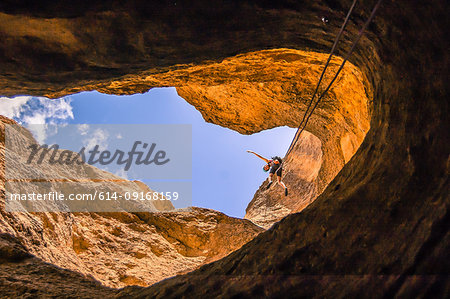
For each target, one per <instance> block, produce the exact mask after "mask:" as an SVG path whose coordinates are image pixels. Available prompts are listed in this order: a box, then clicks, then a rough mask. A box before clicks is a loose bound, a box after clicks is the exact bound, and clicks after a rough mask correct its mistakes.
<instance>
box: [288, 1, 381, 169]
mask: <svg viewBox="0 0 450 299" xmlns="http://www.w3.org/2000/svg"><path fill="white" fill-rule="evenodd" d="M381 2H383V0H378V2H377V3H376V4H375V6H374V8H373V9H372V12H371V14H370V16H369V18H368V19H367V21H366V22H365V23H364V26H363V27H362V28H361V30H360V31H359V33H358V36H357V37H356V38H355V40H354V41H353V44H352V47H351V48H350V50H349V51H348V52H347V54H346V55H345V58H344V61H343V62H342V64H341V66H340V67H339V69H338V71H337V72H336V74H335V76H334V77H333V79H332V80H331V82H330V83H329V84H328V86H327V88H326V89H325V91H324V92H323V93H322V94H321V95H320V97H319V98H318V100H317V102H316V103H315V105H314V107H313V108H312V110H311V112H310V113H309V114H308V117H307V118H306V121H305V123H304V125H303V128H301V125H302V124H303V120H304V119H305V115H306V114H307V112H308V110H309V107H310V105H309V106H308V109H307V110H306V112H305V114H304V116H303V119H302V122H301V123H300V126H299V127H298V129H297V132H296V133H295V136H294V138H293V139H292V142H291V145H290V146H289V149H288V151H287V152H286V155H285V157H286V156H287V155H288V154H289V153H290V151H291V150H292V148H293V147H294V146H295V144H296V143H297V141H298V138H299V137H300V135H301V134H302V132H303V131H304V129H305V128H306V125H307V124H308V121H309V118H310V117H311V115H312V114H313V112H314V110H315V109H316V108H317V105H318V104H319V102H320V101H321V100H322V98H323V97H324V96H325V94H326V93H327V92H328V91H329V90H330V88H331V85H333V83H334V81H336V79H337V77H338V76H339V74H340V72H341V71H342V69H343V68H344V65H345V63H346V62H347V60H348V59H349V58H350V56H351V54H352V53H353V51H354V50H355V48H356V45H357V44H358V42H359V40H360V39H361V37H362V36H363V35H364V31H365V30H366V29H367V27H368V26H369V24H370V22H371V21H372V19H373V18H374V17H375V14H376V11H377V10H378V8H379V6H380V4H381ZM353 7H354V4H353V5H352V7H351V8H350V10H349V13H348V14H347V18H346V20H345V22H344V25H343V26H342V27H341V29H342V28H343V27H345V25H346V22H347V21H348V17H349V15H350V12H351V10H353ZM340 34H341V32H339V35H338V36H339V37H340ZM337 41H338V38H336V40H335V44H337ZM335 44H333V49H332V51H331V53H330V57H329V58H328V60H327V63H326V65H325V68H324V70H323V71H322V75H321V76H320V79H319V82H318V84H317V87H316V91H317V89H318V87H319V84H320V82H321V80H322V78H323V74H324V72H325V70H326V68H327V67H328V63H329V61H330V59H331V56H332V54H333V51H334V48H335ZM316 91H315V92H314V94H313V97H312V99H311V103H312V101H313V99H314V96H315V93H316ZM311 103H310V104H311ZM283 162H284V160H283V161H282V162H281V165H280V167H281V166H282V165H283Z"/></svg>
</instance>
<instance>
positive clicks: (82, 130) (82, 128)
mask: <svg viewBox="0 0 450 299" xmlns="http://www.w3.org/2000/svg"><path fill="white" fill-rule="evenodd" d="M77 128H78V132H80V135H82V136H84V135H87V133H88V132H89V129H90V127H89V125H88V124H82V125H78V126H77Z"/></svg>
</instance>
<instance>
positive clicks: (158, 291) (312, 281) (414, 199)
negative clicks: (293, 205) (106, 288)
mask: <svg viewBox="0 0 450 299" xmlns="http://www.w3.org/2000/svg"><path fill="white" fill-rule="evenodd" d="M63 2H64V1H63ZM374 2H375V1H373V0H367V1H360V2H359V4H358V7H357V10H356V12H355V13H354V14H353V16H352V18H351V22H350V24H349V26H348V27H347V33H346V35H345V36H344V38H343V43H342V44H340V46H339V51H338V54H342V53H344V52H345V50H347V49H348V47H349V42H350V41H351V39H352V37H354V36H355V34H357V30H358V28H359V27H360V26H361V25H362V23H363V22H364V20H365V19H366V18H367V16H368V13H369V11H370V9H371V8H372V7H373V5H374ZM5 3H6V4H3V3H2V6H1V9H2V10H3V11H5V13H7V14H12V15H15V16H18V17H20V18H23V17H26V18H47V19H52V18H54V21H55V22H60V23H61V24H64V22H73V21H74V20H75V22H76V26H73V25H72V27H70V28H69V29H71V28H72V29H71V30H69V32H73V31H72V30H74V31H75V32H78V33H77V34H76V35H75V36H76V37H77V39H78V41H79V42H78V43H76V45H77V46H78V47H79V49H81V50H79V51H78V52H77V50H71V48H70V47H69V46H70V45H71V44H70V38H67V43H65V44H63V45H60V44H58V43H56V44H55V43H53V44H52V43H48V45H46V46H45V47H44V46H42V45H43V44H45V42H46V40H45V39H44V40H40V39H38V38H37V37H36V36H35V35H34V36H31V37H28V38H23V37H22V38H20V37H14V36H15V35H14V33H11V32H14V30H12V29H11V28H10V29H9V30H8V28H7V30H5V29H4V30H3V31H2V32H3V33H2V34H3V35H2V37H3V40H4V42H3V43H2V45H1V47H2V53H3V55H2V56H1V59H2V64H1V66H2V69H1V74H2V79H1V81H2V82H3V83H2V85H1V86H2V88H1V89H2V90H3V94H9V95H12V94H17V93H32V94H52V93H54V94H57V93H58V92H63V93H64V90H67V92H69V91H70V90H83V89H84V88H85V87H86V86H87V85H89V84H92V85H95V84H99V83H101V82H99V81H102V80H103V83H104V84H105V86H106V85H107V84H109V82H111V81H113V80H118V79H119V76H121V75H124V74H131V75H133V76H134V75H136V74H137V73H139V72H140V71H152V70H153V72H155V73H156V72H164V71H166V70H168V68H169V67H170V66H175V65H177V64H187V63H191V62H192V63H194V64H198V63H200V64H201V62H204V61H205V60H208V59H211V60H214V62H218V61H220V60H221V59H223V58H225V57H232V56H234V55H236V54H238V53H247V52H255V51H259V50H265V49H274V48H294V49H299V50H305V51H307V50H311V49H312V50H314V51H319V52H321V51H324V52H325V51H326V50H328V49H329V48H330V45H331V43H332V40H333V38H334V36H335V34H336V32H337V30H338V27H339V25H340V23H341V21H342V19H343V18H344V15H345V12H346V10H347V8H348V7H349V6H350V1H346V0H337V1H325V0H324V1H298V2H292V1H283V0H281V1H277V2H274V1H258V2H257V1H232V2H231V1H230V2H227V3H226V4H225V3H221V4H220V5H214V6H211V5H210V4H209V2H208V3H206V1H194V4H193V3H187V2H184V1H177V3H179V5H177V6H176V7H175V6H173V7H172V6H166V7H165V6H163V7H161V6H159V5H154V6H151V5H149V6H147V9H146V8H145V7H140V6H145V5H143V4H142V2H140V1H134V2H133V5H128V6H126V5H125V4H120V3H118V2H116V1H106V2H103V3H105V4H100V1H94V0H91V1H89V5H87V4H85V1H82V2H81V5H80V6H79V7H81V9H80V10H79V9H78V8H74V7H73V6H70V5H66V6H64V4H63V5H62V6H57V7H56V8H55V7H54V6H52V5H50V4H48V2H45V1H44V2H42V3H40V5H39V6H38V7H37V8H36V7H35V8H36V9H32V8H30V7H24V6H21V4H23V1H17V2H11V1H7V2H5ZM86 3H87V1H86ZM147 3H151V2H150V1H147ZM112 4H114V5H112ZM135 6H136V7H137V8H138V9H136V7H135ZM87 7H89V9H87V10H86V8H87ZM163 8H164V9H163ZM84 9H85V10H84ZM447 11H448V3H447V1H442V0H434V1H406V0H402V1H384V2H383V4H382V6H381V8H380V10H379V12H378V14H377V16H376V19H375V21H374V23H373V24H372V25H371V26H370V27H369V28H368V33H367V35H366V37H364V38H363V39H362V40H361V43H360V46H358V47H357V50H356V52H355V53H354V55H353V57H352V59H351V61H352V63H353V64H354V65H355V66H356V67H357V68H359V69H360V71H361V73H362V78H363V80H364V81H363V82H364V87H365V88H366V90H367V94H368V95H369V101H370V102H369V103H370V106H369V111H370V117H371V120H370V131H369V132H368V134H367V136H366V138H365V139H364V142H363V143H362V144H361V147H360V148H359V149H358V151H357V152H356V154H355V155H354V156H353V157H352V158H351V160H350V161H349V162H348V163H347V164H346V165H345V166H344V168H342V170H341V171H340V172H339V174H338V176H337V177H336V178H335V179H334V180H333V181H332V182H331V184H330V185H329V186H328V187H327V188H326V189H325V190H324V192H323V193H322V194H321V196H319V198H318V199H317V200H315V201H314V202H313V203H312V204H311V205H309V206H308V207H307V208H306V209H304V210H303V211H302V212H301V213H298V214H293V215H290V216H288V217H286V218H284V219H283V220H282V221H280V222H279V223H277V224H275V225H274V226H273V227H272V228H271V229H270V230H268V231H267V232H265V233H262V234H260V235H259V236H258V237H257V238H255V239H254V240H253V241H251V242H249V243H247V244H246V245H244V246H243V247H242V248H241V249H240V250H238V251H235V252H233V253H232V254H230V255H229V256H227V257H225V258H224V259H222V260H220V261H217V262H214V263H212V264H209V265H206V266H203V267H202V268H201V269H199V270H197V271H194V272H192V273H190V274H187V275H182V276H178V277H176V278H174V279H169V280H165V281H163V282H160V283H158V284H156V285H154V286H152V287H150V288H136V287H133V288H131V287H130V288H126V289H124V290H122V292H121V293H120V294H119V295H122V296H123V297H129V296H154V297H157V296H160V297H165V298H170V297H173V298H175V297H180V296H181V295H184V296H186V297H199V296H202V297H213V296H217V295H222V296H223V297H255V296H257V297H261V296H272V297H277V296H278V297H281V296H289V295H290V296H292V297H294V296H296V297H298V296H304V297H324V296H325V297H387V298H390V297H394V296H398V297H412V296H415V297H423V298H429V297H432V296H433V297H443V298H445V297H448V295H449V292H450V291H449V289H450V283H449V279H448V274H449V269H450V265H449V264H448V261H449V259H448V252H449V251H450V234H449V229H448V228H449V227H448V223H450V219H449V212H448V210H449V197H448V190H449V187H450V186H449V180H448V172H449V152H450V149H449V133H448V132H449V131H450V130H449V128H448V123H449V122H448V111H449V107H448V86H447V78H448V69H449V65H448V62H449V56H448V55H449V53H448V48H449V45H448V40H447V37H446V36H447V35H446V29H447V28H448V27H449V26H448V25H449V24H448V18H447V13H446V12H447ZM323 15H326V16H327V17H328V19H329V20H330V22H329V23H328V24H327V25H325V24H323V23H322V22H321V20H320V18H321V17H322V16H323ZM130 16H132V17H130ZM69 17H70V18H69ZM149 20H150V21H149ZM168 20H176V22H170V21H168ZM35 28H38V26H35ZM53 28H57V26H53ZM66 28H67V27H66ZM5 32H6V33H5ZM8 32H9V33H8ZM61 32H64V30H61ZM83 33H85V34H83ZM127 33H130V34H127ZM131 33H136V34H131ZM89 37H97V38H96V39H92V38H89ZM42 41H43V42H42ZM64 41H66V39H64ZM64 45H67V47H64ZM138 45H141V47H138ZM34 50H35V51H34ZM46 51H47V52H46ZM29 53H37V54H39V55H30V54H29ZM53 54H55V55H53ZM49 61H50V62H53V63H49ZM89 63H90V64H89ZM102 64H103V65H102ZM77 88H78V89H77ZM147 88H148V86H143V87H142V90H145V89H147ZM142 90H136V91H142ZM129 92H133V91H132V90H130V91H129ZM204 100H205V102H207V101H208V99H204ZM280 122H281V124H285V122H283V121H282V120H280ZM286 123H288V121H286ZM319 124H320V125H322V126H323V127H324V130H325V129H326V128H327V125H328V120H327V119H324V120H323V121H321V122H317V123H316V125H314V122H313V123H312V124H311V126H310V127H309V128H308V129H309V130H310V131H311V132H313V133H314V134H315V135H316V136H318V137H319V138H321V136H320V134H318V133H317V132H314V130H313V129H312V127H317V126H318V125H319ZM239 125H241V126H243V127H245V126H246V124H230V127H231V126H235V127H236V126H239ZM325 131H326V130H325ZM341 139H342V140H341ZM321 140H322V138H321ZM348 140H349V138H348V137H345V135H344V136H341V138H336V141H337V142H338V143H337V145H334V146H331V144H330V145H329V146H330V149H331V150H332V151H334V154H332V155H331V157H339V156H340V155H341V152H337V151H336V149H339V148H347V147H348V144H349V142H348ZM350 140H351V139H350ZM350 143H351V142H350ZM322 147H323V149H324V151H323V158H324V161H326V159H325V157H327V156H328V155H329V154H328V153H327V151H326V150H327V149H328V146H327V145H326V142H324V141H323V140H322ZM348 157H349V155H346V154H344V155H343V158H340V159H337V163H336V169H340V167H342V161H343V159H348ZM331 161H333V160H331ZM333 167H334V164H331V165H330V166H329V168H330V169H332V168H333ZM327 169H328V168H327ZM331 172H332V171H330V172H329V173H331ZM336 172H337V171H336ZM24 287H25V288H31V286H30V285H26V286H24ZM81 287H83V288H90V287H92V286H87V285H82V286H81V285H80V288H81ZM86 291H90V289H87V290H86ZM99 292H101V289H99Z"/></svg>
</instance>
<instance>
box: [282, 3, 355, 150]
mask: <svg viewBox="0 0 450 299" xmlns="http://www.w3.org/2000/svg"><path fill="white" fill-rule="evenodd" d="M357 1H358V0H353V3H352V6H351V7H350V9H349V10H348V13H347V16H346V17H345V20H344V23H343V24H342V26H341V29H340V30H339V33H338V34H337V35H336V38H335V39H334V43H333V46H332V47H331V51H330V54H329V55H328V59H327V62H326V63H325V67H324V68H323V70H322V74H320V78H319V81H318V82H317V85H316V89H315V90H314V93H313V95H312V97H311V100H310V101H309V104H308V107H307V108H306V111H305V113H304V114H303V118H302V121H301V122H300V125H299V126H298V129H297V132H295V136H294V138H293V139H292V142H291V144H290V145H289V148H288V151H287V152H286V156H287V155H288V153H289V151H290V149H291V148H292V144H293V142H294V140H296V137H297V134H298V133H299V129H300V128H301V127H302V125H303V122H304V121H305V118H306V115H307V114H308V111H309V108H311V105H312V103H313V101H314V98H315V96H316V94H317V91H318V90H319V86H320V83H321V82H322V79H323V76H324V75H325V72H326V70H327V68H328V65H329V64H330V61H331V58H332V57H333V54H334V50H335V49H336V45H337V44H338V42H339V40H340V38H341V35H342V33H343V32H344V29H345V26H347V23H348V20H349V19H350V15H351V14H352V12H353V8H354V7H355V5H356V2H357ZM298 135H299V136H300V134H298Z"/></svg>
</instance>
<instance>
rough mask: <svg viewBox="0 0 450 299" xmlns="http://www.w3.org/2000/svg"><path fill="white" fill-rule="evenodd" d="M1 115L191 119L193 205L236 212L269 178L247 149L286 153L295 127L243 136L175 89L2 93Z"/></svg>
mask: <svg viewBox="0 0 450 299" xmlns="http://www.w3.org/2000/svg"><path fill="white" fill-rule="evenodd" d="M0 114H3V115H6V116H9V117H13V118H15V119H16V120H18V121H21V122H23V123H44V122H45V123H62V122H64V123H69V124H191V125H192V163H193V164H192V165H193V166H192V169H193V170H192V196H193V199H192V204H193V205H194V206H198V207H205V208H211V209H214V210H218V211H221V212H224V213H225V214H227V215H229V216H234V217H243V216H244V215H245V208H246V207H247V204H248V203H249V202H250V200H251V199H252V198H253V195H254V193H255V191H256V190H257V189H258V187H259V186H260V184H261V183H262V182H263V181H264V180H265V179H266V177H267V173H265V172H263V171H262V166H263V165H264V162H263V161H262V160H260V159H258V158H256V157H255V156H254V155H251V154H249V153H247V152H246V150H247V149H251V150H254V151H255V152H258V153H260V154H262V155H263V156H266V157H270V156H274V155H279V156H284V154H285V152H286V150H287V148H288V146H289V144H290V142H291V139H292V137H293V136H294V134H295V130H294V129H291V128H287V127H281V128H275V129H271V130H267V131H264V132H260V133H256V134H253V135H241V134H239V133H237V132H235V131H232V130H230V129H227V128H222V127H220V126H217V125H214V124H210V123H206V122H205V121H204V120H203V118H202V116H201V114H200V113H199V112H198V111H197V110H195V108H194V107H193V106H191V105H190V104H188V103H187V102H186V101H185V100H184V99H182V98H181V97H179V96H178V95H177V93H176V90H175V88H155V89H152V90H150V91H149V92H147V93H145V94H137V95H132V96H112V95H105V94H101V93H98V92H83V93H80V94H76V95H71V96H69V97H66V98H63V99H58V100H48V99H45V98H31V97H16V98H14V100H13V101H11V100H10V99H7V98H0ZM150 187H151V186H150ZM280 192H281V189H280Z"/></svg>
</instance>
